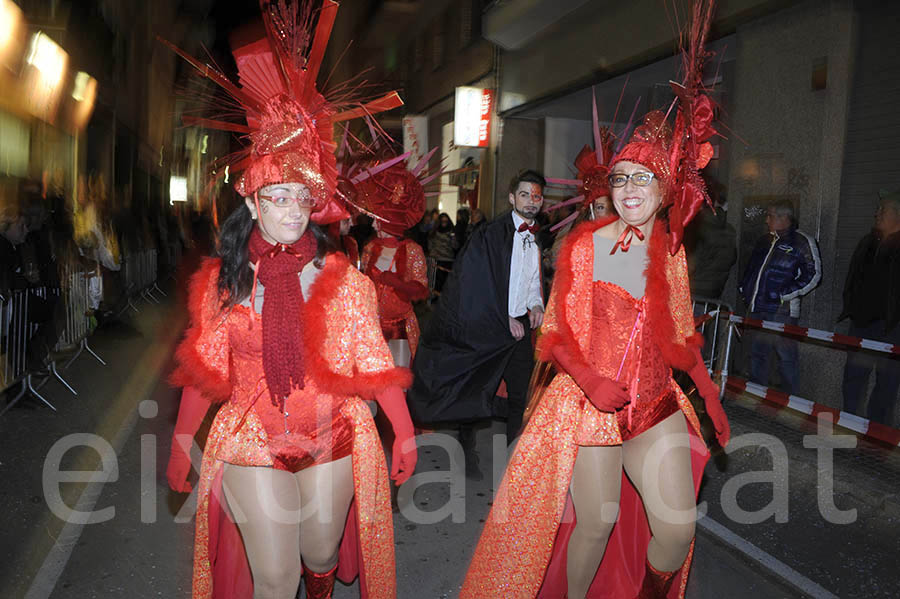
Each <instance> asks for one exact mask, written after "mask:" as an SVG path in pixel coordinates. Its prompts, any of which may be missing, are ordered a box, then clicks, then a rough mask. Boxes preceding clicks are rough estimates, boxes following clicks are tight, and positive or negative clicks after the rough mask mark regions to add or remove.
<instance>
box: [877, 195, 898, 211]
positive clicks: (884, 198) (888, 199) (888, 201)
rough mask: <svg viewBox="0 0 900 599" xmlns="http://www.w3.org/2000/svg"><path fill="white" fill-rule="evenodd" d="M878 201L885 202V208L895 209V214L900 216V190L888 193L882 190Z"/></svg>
mask: <svg viewBox="0 0 900 599" xmlns="http://www.w3.org/2000/svg"><path fill="white" fill-rule="evenodd" d="M878 199H879V200H880V201H881V202H883V203H884V205H885V206H890V207H891V208H893V210H894V212H896V213H897V214H900V190H898V191H887V190H885V189H882V190H881V191H879V192H878Z"/></svg>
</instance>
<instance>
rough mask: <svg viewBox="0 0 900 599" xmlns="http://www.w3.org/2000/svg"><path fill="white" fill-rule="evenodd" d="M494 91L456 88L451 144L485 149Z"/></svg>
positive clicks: (488, 139)
mask: <svg viewBox="0 0 900 599" xmlns="http://www.w3.org/2000/svg"><path fill="white" fill-rule="evenodd" d="M493 103H494V91H493V90H491V89H482V88H478V87H457V88H456V108H455V110H454V119H453V122H454V128H453V142H454V144H456V145H457V146H472V147H477V148H485V147H487V145H488V142H489V141H490V132H491V112H492V110H493Z"/></svg>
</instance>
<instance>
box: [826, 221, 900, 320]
mask: <svg viewBox="0 0 900 599" xmlns="http://www.w3.org/2000/svg"><path fill="white" fill-rule="evenodd" d="M848 317H849V318H850V319H851V320H852V321H853V323H854V324H856V325H859V326H867V325H869V324H871V323H872V322H875V321H877V320H883V321H884V322H885V332H886V333H887V332H890V331H891V330H893V329H894V327H896V326H897V324H898V323H900V233H894V234H893V235H891V236H889V237H888V238H887V239H884V240H882V239H881V236H880V235H878V234H877V233H874V232H872V233H869V234H868V235H866V236H865V237H863V238H862V239H861V240H860V241H859V243H858V244H857V246H856V249H855V250H854V251H853V257H852V258H851V259H850V270H849V271H848V272H847V280H846V281H845V282H844V309H843V311H842V312H841V315H840V316H839V317H838V320H843V319H845V318H848Z"/></svg>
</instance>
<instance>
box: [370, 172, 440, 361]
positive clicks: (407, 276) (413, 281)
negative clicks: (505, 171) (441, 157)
mask: <svg viewBox="0 0 900 599" xmlns="http://www.w3.org/2000/svg"><path fill="white" fill-rule="evenodd" d="M429 157H430V155H429ZM423 166H424V165H423ZM418 173H419V171H418V170H417V169H413V170H412V171H410V170H409V169H407V167H406V163H405V161H400V162H398V163H396V164H394V165H392V166H390V167H389V168H387V169H385V170H382V171H379V172H378V173H376V174H373V175H372V176H370V177H367V178H365V179H363V180H361V181H360V182H359V183H358V184H357V194H358V195H357V199H358V200H359V201H360V202H361V203H362V205H363V206H365V208H366V209H367V210H370V211H371V212H372V213H373V214H375V215H376V216H377V217H379V218H376V219H375V221H374V227H375V231H376V237H375V239H373V240H372V241H370V242H369V243H368V244H367V245H366V247H365V248H364V249H363V253H362V258H361V261H360V265H361V269H362V271H363V272H364V273H366V275H367V276H368V277H369V278H370V279H372V280H373V281H374V282H375V289H376V291H377V292H378V314H379V317H380V319H381V330H382V331H383V332H384V336H385V339H387V340H388V346H389V347H390V348H391V354H392V355H393V356H394V363H395V364H396V365H397V366H404V367H408V366H409V365H410V363H411V362H412V358H413V357H414V356H415V355H416V347H417V346H418V343H419V323H418V320H417V319H416V313H415V311H414V310H413V304H412V303H413V302H416V301H421V300H424V299H425V298H427V297H428V268H427V265H426V263H425V253H424V252H423V251H422V247H421V246H420V245H419V244H417V243H416V242H415V241H413V240H412V239H407V238H405V237H404V233H405V231H406V230H407V229H409V228H411V227H413V226H414V225H415V224H416V223H418V222H419V220H421V218H422V216H423V214H424V213H425V190H424V188H423V187H422V184H421V183H420V182H419V180H418V178H417V175H418Z"/></svg>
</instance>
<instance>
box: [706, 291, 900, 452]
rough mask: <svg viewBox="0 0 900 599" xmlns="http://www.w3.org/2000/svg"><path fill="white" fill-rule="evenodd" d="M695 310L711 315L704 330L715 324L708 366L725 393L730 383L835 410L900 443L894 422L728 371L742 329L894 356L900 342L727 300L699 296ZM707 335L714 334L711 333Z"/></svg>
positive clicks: (846, 420) (840, 419)
mask: <svg viewBox="0 0 900 599" xmlns="http://www.w3.org/2000/svg"><path fill="white" fill-rule="evenodd" d="M694 314H695V315H702V314H705V315H706V316H709V318H708V319H706V320H705V321H704V323H703V324H702V325H701V327H700V331H701V332H704V330H705V329H704V327H711V330H712V331H714V333H713V335H712V337H711V343H710V345H711V347H710V349H709V352H706V351H704V360H705V361H706V364H707V368H709V370H710V372H711V373H712V374H713V379H715V378H716V377H717V376H719V377H720V383H721V385H720V393H721V394H724V391H725V389H726V387H728V388H730V389H731V390H732V391H734V392H737V393H742V392H746V393H749V394H751V395H754V396H756V397H758V398H759V399H762V400H763V401H766V402H768V403H770V404H773V405H775V406H778V407H779V408H785V407H787V408H790V409H793V410H795V411H797V412H801V413H804V414H809V415H815V414H818V413H823V412H827V413H831V414H832V415H833V416H834V417H835V423H836V424H837V425H839V426H842V427H844V428H846V429H849V430H852V431H855V432H857V433H859V434H861V435H863V436H865V437H868V438H871V439H875V440H878V441H880V442H884V443H887V444H889V445H892V446H900V429H897V428H893V427H892V426H891V425H890V424H882V423H879V422H873V421H869V420H868V419H867V418H863V417H860V416H857V415H856V414H851V413H848V412H844V411H842V410H841V409H840V408H833V407H830V406H827V405H824V404H820V403H817V402H815V401H812V400H809V399H805V398H802V397H798V396H796V395H792V394H789V393H786V392H783V391H778V390H776V389H772V388H770V387H768V386H766V385H762V384H760V383H756V382H753V381H748V380H746V379H743V378H740V377H736V376H729V374H728V365H729V363H730V360H731V350H732V341H733V339H734V335H735V334H738V335H740V330H739V329H748V328H749V329H755V330H766V331H770V332H773V333H777V334H782V335H791V336H792V337H796V338H797V339H798V340H804V339H811V340H815V341H817V342H824V343H826V344H828V345H830V346H831V347H833V348H835V349H843V350H847V349H865V350H868V351H871V352H875V353H880V354H882V355H888V356H894V357H895V358H896V357H900V345H895V344H891V343H885V342H882V341H875V340H872V339H865V338H862V337H851V336H849V335H843V334H841V333H837V332H835V331H824V330H820V329H812V328H808V327H801V326H797V325H791V324H785V323H780V322H772V321H766V320H758V319H752V318H746V317H741V316H738V315H736V314H734V312H733V311H732V310H731V309H730V307H729V306H728V305H727V304H725V303H722V302H716V301H706V300H700V299H697V300H695V301H694ZM706 330H709V329H706ZM707 339H710V338H709V337H707Z"/></svg>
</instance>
